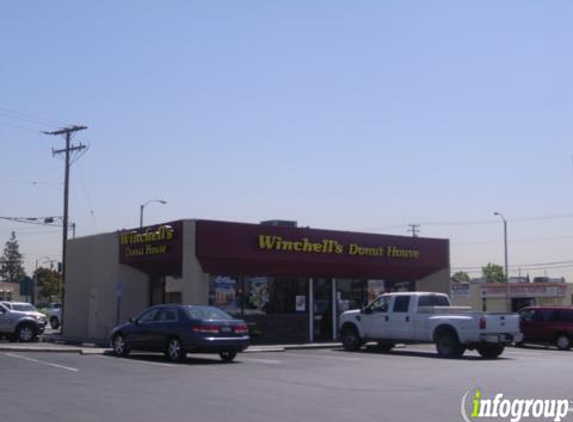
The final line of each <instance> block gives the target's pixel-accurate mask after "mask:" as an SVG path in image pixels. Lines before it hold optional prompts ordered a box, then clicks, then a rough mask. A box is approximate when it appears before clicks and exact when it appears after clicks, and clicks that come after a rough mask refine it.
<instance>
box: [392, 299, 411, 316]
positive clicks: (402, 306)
mask: <svg viewBox="0 0 573 422" xmlns="http://www.w3.org/2000/svg"><path fill="white" fill-rule="evenodd" d="M409 306H410V296H396V297H395V298H394V312H408V307H409Z"/></svg>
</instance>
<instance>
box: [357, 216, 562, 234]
mask: <svg viewBox="0 0 573 422" xmlns="http://www.w3.org/2000/svg"><path fill="white" fill-rule="evenodd" d="M567 218H573V213H564V214H552V215H542V216H533V217H521V218H512V219H507V221H508V222H512V223H522V222H530V221H541V220H561V219H567ZM482 224H499V221H498V220H493V219H492V220H465V221H464V220H458V221H425V222H421V223H419V224H418V225H425V226H473V225H482ZM405 225H407V224H395V225H392V226H385V227H371V228H366V229H362V230H364V231H375V232H378V231H383V230H392V229H398V228H402V227H404V226H405ZM408 225H409V224H408Z"/></svg>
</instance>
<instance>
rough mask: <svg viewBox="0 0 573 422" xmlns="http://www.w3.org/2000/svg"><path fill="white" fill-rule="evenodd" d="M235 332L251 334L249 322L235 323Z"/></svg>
mask: <svg viewBox="0 0 573 422" xmlns="http://www.w3.org/2000/svg"><path fill="white" fill-rule="evenodd" d="M233 329H234V330H235V334H249V327H248V326H247V324H241V325H235V326H234V327H233Z"/></svg>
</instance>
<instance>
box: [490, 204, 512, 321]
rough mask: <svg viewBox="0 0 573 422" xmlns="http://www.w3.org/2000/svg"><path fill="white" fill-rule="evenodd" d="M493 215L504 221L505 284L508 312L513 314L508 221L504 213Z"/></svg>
mask: <svg viewBox="0 0 573 422" xmlns="http://www.w3.org/2000/svg"><path fill="white" fill-rule="evenodd" d="M493 215H497V216H499V217H501V219H502V221H503V245H504V250H505V254H504V255H505V283H506V291H505V296H506V307H507V310H508V311H509V312H511V301H510V299H509V272H508V266H507V220H506V219H505V217H504V216H503V214H502V213H500V212H497V211H496V212H494V213H493Z"/></svg>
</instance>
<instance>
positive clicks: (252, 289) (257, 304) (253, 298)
mask: <svg viewBox="0 0 573 422" xmlns="http://www.w3.org/2000/svg"><path fill="white" fill-rule="evenodd" d="M269 300H270V298H269V280H268V279H267V278H266V277H251V278H249V298H248V304H249V307H250V308H251V309H257V310H259V311H264V310H265V308H266V306H267V304H268V303H269Z"/></svg>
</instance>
